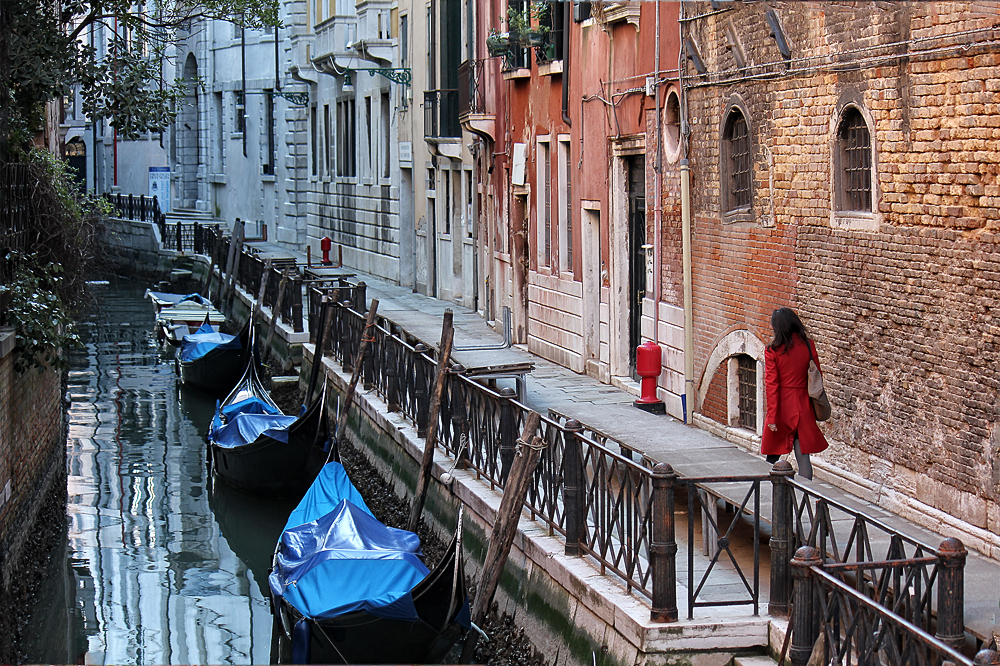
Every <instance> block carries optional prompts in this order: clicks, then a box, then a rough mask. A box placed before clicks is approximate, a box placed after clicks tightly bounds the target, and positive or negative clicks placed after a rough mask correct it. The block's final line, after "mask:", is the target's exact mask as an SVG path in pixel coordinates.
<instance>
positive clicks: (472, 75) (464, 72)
mask: <svg viewBox="0 0 1000 666" xmlns="http://www.w3.org/2000/svg"><path fill="white" fill-rule="evenodd" d="M483 64H484V61H483V60H466V61H465V62H463V63H462V64H461V65H459V66H458V115H459V116H464V115H467V114H470V113H486V95H485V90H484V85H483Z"/></svg>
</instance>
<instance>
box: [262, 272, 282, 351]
mask: <svg viewBox="0 0 1000 666" xmlns="http://www.w3.org/2000/svg"><path fill="white" fill-rule="evenodd" d="M287 284H288V274H287V273H285V272H282V273H281V282H279V283H278V298H277V299H276V300H275V301H274V307H273V308H271V323H270V324H269V325H268V327H267V340H265V341H264V358H263V359H262V360H261V363H267V362H268V360H270V358H271V342H272V341H273V340H274V329H275V327H276V326H277V325H278V317H279V316H280V315H281V302H282V300H283V299H284V297H285V286H286V285H287Z"/></svg>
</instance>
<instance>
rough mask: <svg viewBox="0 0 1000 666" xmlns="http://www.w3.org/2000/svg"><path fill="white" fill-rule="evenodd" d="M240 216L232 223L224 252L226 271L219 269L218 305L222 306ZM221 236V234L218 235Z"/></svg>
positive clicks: (230, 276) (227, 287)
mask: <svg viewBox="0 0 1000 666" xmlns="http://www.w3.org/2000/svg"><path fill="white" fill-rule="evenodd" d="M241 228H242V227H241V226H240V218H236V223H235V224H234V225H233V235H232V236H231V237H230V238H229V251H228V252H227V253H226V271H225V274H223V273H222V271H221V270H220V271H219V307H220V308H221V307H222V299H223V298H225V297H226V291H227V290H228V289H229V280H230V279H231V278H232V276H233V260H234V259H236V237H237V236H238V235H239V229H241ZM219 237H220V238H221V237H222V236H221V234H220V235H219Z"/></svg>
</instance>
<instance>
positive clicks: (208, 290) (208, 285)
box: [205, 246, 216, 301]
mask: <svg viewBox="0 0 1000 666" xmlns="http://www.w3.org/2000/svg"><path fill="white" fill-rule="evenodd" d="M215 251H216V248H215V247H214V246H213V247H212V254H211V255H210V256H209V259H208V275H207V276H205V298H207V299H208V300H209V301H211V300H212V277H214V276H213V275H212V274H213V273H214V272H215Z"/></svg>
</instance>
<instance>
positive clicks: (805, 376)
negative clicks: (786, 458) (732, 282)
mask: <svg viewBox="0 0 1000 666" xmlns="http://www.w3.org/2000/svg"><path fill="white" fill-rule="evenodd" d="M771 328H772V329H773V330H774V340H772V341H771V344H769V345H768V346H767V347H766V348H765V349H764V386H765V390H766V393H767V417H766V418H765V419H764V424H765V425H764V436H763V437H762V438H761V442H760V452H761V453H763V454H764V455H765V456H767V462H769V463H772V464H773V463H776V462H777V461H778V458H779V457H780V456H782V455H784V454H786V453H791V452H792V451H795V460H796V462H798V465H799V475H800V476H802V477H804V478H806V479H811V478H812V463H810V462H809V454H810V453H819V452H820V451H823V450H824V449H826V447H827V443H826V438H825V437H823V433H822V432H820V429H819V426H817V425H816V413H815V412H814V411H813V406H812V400H810V399H809V390H808V386H809V360H810V358H811V359H813V360H815V361H816V367H817V368H818V367H819V356H818V355H817V354H816V347H815V346H814V345H813V343H812V341H811V340H809V337H808V336H807V335H806V327H805V326H803V325H802V320H800V319H799V316H798V315H797V314H795V311H794V310H792V309H791V308H779V309H777V310H775V311H774V312H773V313H772V314H771Z"/></svg>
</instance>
